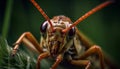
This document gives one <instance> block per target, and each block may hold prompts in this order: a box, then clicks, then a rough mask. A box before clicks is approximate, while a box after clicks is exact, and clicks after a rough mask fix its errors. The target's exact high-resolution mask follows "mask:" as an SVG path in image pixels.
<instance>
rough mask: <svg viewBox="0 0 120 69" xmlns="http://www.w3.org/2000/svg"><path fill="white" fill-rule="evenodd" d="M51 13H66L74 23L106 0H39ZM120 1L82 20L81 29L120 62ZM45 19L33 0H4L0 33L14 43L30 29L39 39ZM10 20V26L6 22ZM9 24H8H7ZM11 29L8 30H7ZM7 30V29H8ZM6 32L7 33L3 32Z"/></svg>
mask: <svg viewBox="0 0 120 69" xmlns="http://www.w3.org/2000/svg"><path fill="white" fill-rule="evenodd" d="M36 1H37V2H38V3H39V5H40V6H41V7H42V8H43V10H44V11H45V12H46V13H47V15H48V16H49V17H50V18H52V17H53V16H56V15H65V16H68V17H70V18H71V20H72V21H73V22H74V21H75V20H77V19H78V18H79V17H80V16H82V15H83V14H84V13H86V12H87V11H89V10H90V9H92V8H94V7H95V6H97V5H99V4H100V3H102V2H104V1H105V0H36ZM119 20H120V3H119V2H117V3H114V4H111V5H109V6H108V7H106V8H104V9H102V10H100V11H98V12H97V13H95V14H93V15H91V16H90V17H88V18H87V19H85V20H84V21H82V22H81V23H80V24H79V25H77V26H78V28H79V29H80V30H81V31H82V32H83V33H84V34H85V35H86V36H87V37H89V38H90V39H91V40H92V41H93V42H95V43H96V44H98V45H100V46H101V47H102V49H103V50H104V51H105V52H106V53H107V54H108V55H109V56H110V57H111V58H113V59H114V60H115V61H116V62H117V63H120V62H119V61H120V59H119V58H120V54H119V52H120V21H119ZM44 21H45V19H44V18H43V16H42V15H41V14H40V13H39V12H38V10H37V9H36V8H35V7H34V6H33V5H32V4H31V3H30V1H29V0H0V35H1V36H4V35H5V36H4V37H5V38H6V39H7V41H8V42H9V44H10V45H12V44H13V43H14V42H15V41H16V40H17V39H18V38H19V36H20V35H21V34H22V33H24V32H26V31H29V32H31V33H33V35H34V36H35V37H36V38H37V40H38V41H39V38H40V31H39V27H40V25H41V23H43V22H44ZM5 23H6V25H7V26H6V27H4V24H5ZM7 23H8V24H7ZM7 28H8V29H7ZM5 29H6V30H5ZM2 32H3V33H2Z"/></svg>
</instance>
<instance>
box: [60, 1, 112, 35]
mask: <svg viewBox="0 0 120 69" xmlns="http://www.w3.org/2000/svg"><path fill="white" fill-rule="evenodd" d="M111 3H113V1H112V0H108V1H106V2H104V3H102V4H100V5H98V6H96V7H95V8H93V9H92V10H90V11H88V12H87V13H85V14H84V15H83V16H82V17H80V18H79V19H78V20H76V21H75V22H74V23H73V24H72V25H71V26H70V27H68V28H66V29H64V30H62V32H64V33H66V32H67V31H68V30H70V29H71V28H72V27H74V26H76V25H77V24H79V23H80V22H81V21H83V20H84V19H86V18H87V17H89V16H90V15H92V14H93V13H95V12H97V11H99V10H100V9H102V8H104V7H106V6H108V5H109V4H111Z"/></svg>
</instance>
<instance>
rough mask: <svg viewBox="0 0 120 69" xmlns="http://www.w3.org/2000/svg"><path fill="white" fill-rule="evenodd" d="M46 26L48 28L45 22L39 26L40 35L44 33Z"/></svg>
mask: <svg viewBox="0 0 120 69" xmlns="http://www.w3.org/2000/svg"><path fill="white" fill-rule="evenodd" d="M47 26H48V23H47V22H44V23H43V24H42V25H41V26H40V31H41V32H42V33H45V32H46V29H47Z"/></svg>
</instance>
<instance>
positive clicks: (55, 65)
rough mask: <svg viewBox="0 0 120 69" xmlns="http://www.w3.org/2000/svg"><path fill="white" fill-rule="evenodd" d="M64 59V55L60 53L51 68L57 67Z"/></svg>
mask: <svg viewBox="0 0 120 69" xmlns="http://www.w3.org/2000/svg"><path fill="white" fill-rule="evenodd" d="M62 60H63V56H62V55H61V54H60V55H58V56H57V58H56V62H55V63H54V64H53V65H52V67H51V68H50V69H56V68H57V66H58V64H59V63H60V62H61V61H62Z"/></svg>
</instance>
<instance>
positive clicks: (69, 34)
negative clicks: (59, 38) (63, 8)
mask: <svg viewBox="0 0 120 69" xmlns="http://www.w3.org/2000/svg"><path fill="white" fill-rule="evenodd" d="M74 35H75V27H72V28H71V29H70V30H69V32H68V36H69V37H72V36H74Z"/></svg>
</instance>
